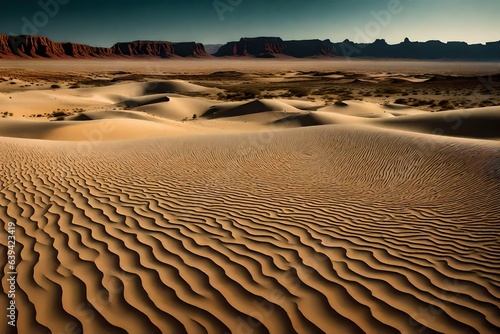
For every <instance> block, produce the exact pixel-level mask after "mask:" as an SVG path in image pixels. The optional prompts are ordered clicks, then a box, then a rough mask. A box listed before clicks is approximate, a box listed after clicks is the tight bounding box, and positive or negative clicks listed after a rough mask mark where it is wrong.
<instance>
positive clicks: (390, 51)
mask: <svg viewBox="0 0 500 334" xmlns="http://www.w3.org/2000/svg"><path fill="white" fill-rule="evenodd" d="M335 55H337V56H343V57H370V58H411V59H456V60H460V59H463V60H499V59H500V41H499V42H491V43H486V44H472V45H470V44H467V43H465V42H448V43H443V42H441V41H427V42H411V41H410V40H409V39H408V38H405V40H404V41H403V42H402V43H399V44H394V45H390V44H387V42H386V41H385V40H383V39H378V40H376V41H375V42H373V43H354V42H351V41H349V40H345V41H344V42H342V43H337V44H335Z"/></svg>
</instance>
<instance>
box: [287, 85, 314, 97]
mask: <svg viewBox="0 0 500 334" xmlns="http://www.w3.org/2000/svg"><path fill="white" fill-rule="evenodd" d="M288 92H289V93H290V95H291V96H297V97H303V96H307V95H309V94H310V93H311V90H310V89H308V88H305V87H293V88H290V89H289V90H288Z"/></svg>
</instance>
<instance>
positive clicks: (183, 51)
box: [0, 35, 208, 58]
mask: <svg viewBox="0 0 500 334" xmlns="http://www.w3.org/2000/svg"><path fill="white" fill-rule="evenodd" d="M113 56H130V57H136V56H151V57H162V58H170V57H201V56H208V55H207V53H206V52H205V49H204V47H203V44H200V43H194V42H188V43H171V42H154V41H134V42H128V43H117V44H115V45H113V46H112V47H111V48H103V47H93V46H89V45H85V44H76V43H60V42H53V41H51V40H50V39H48V38H46V37H42V36H8V35H0V58H17V57H23V58H91V57H113Z"/></svg>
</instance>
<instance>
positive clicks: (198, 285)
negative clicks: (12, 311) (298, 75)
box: [0, 74, 500, 334]
mask: <svg viewBox="0 0 500 334" xmlns="http://www.w3.org/2000/svg"><path fill="white" fill-rule="evenodd" d="M217 75H220V74H217ZM307 75H311V74H307ZM335 75H339V74H335ZM386 77H389V78H392V77H390V76H383V78H384V79H385V78H386ZM392 79H394V78H392ZM392 79H391V80H392ZM416 79H418V78H416ZM244 80H249V79H248V77H245V79H244ZM416 84H418V83H416ZM220 92H221V89H219V88H214V87H210V88H206V87H203V86H202V85H198V84H197V83H195V82H188V81H178V80H166V81H159V80H155V81H149V82H147V81H145V82H125V83H116V84H112V85H109V86H104V87H99V86H96V87H80V88H72V89H65V88H61V89H57V90H53V89H50V90H49V89H27V90H25V91H23V90H20V91H16V92H8V93H7V94H11V96H13V99H12V101H10V100H11V99H9V98H8V95H6V94H5V95H3V96H2V100H1V101H2V103H3V102H5V101H7V102H6V103H5V104H3V106H4V107H5V108H9V109H8V110H10V111H12V113H13V116H12V117H7V118H0V165H1V166H0V167H1V168H0V220H1V221H2V222H4V223H5V222H9V221H12V222H15V223H16V238H17V243H18V247H17V248H16V250H17V252H18V266H17V271H18V277H17V292H16V293H17V294H16V305H17V311H18V322H17V326H18V327H17V332H19V333H62V332H67V331H68V328H70V327H71V328H73V329H74V330H76V331H80V332H83V333H176V334H177V333H190V334H191V333H195V334H196V333H283V334H285V333H496V332H498V331H500V317H499V314H500V307H499V305H500V276H499V275H498V273H499V271H498V268H499V266H500V260H499V259H500V256H499V255H500V244H499V238H498V235H499V233H500V227H499V226H498V223H497V222H499V221H500V202H499V200H498V199H499V198H500V158H499V157H500V141H499V139H500V136H499V135H498V131H497V129H498V128H499V127H498V125H499V117H498V115H499V114H500V109H499V107H498V106H493V107H485V108H472V109H457V110H450V111H442V112H432V111H430V110H426V109H425V108H417V107H409V106H403V105H400V104H394V103H387V104H378V103H372V102H366V101H363V102H361V101H355V100H344V101H342V102H340V101H338V102H336V103H333V102H331V103H326V104H325V103H324V102H325V101H318V100H306V99H297V98H292V97H289V98H266V97H256V98H248V99H244V100H242V101H223V100H217V99H216V96H217V94H219V93H220ZM204 94H205V95H204ZM21 100H23V101H24V102H23V103H20V104H19V105H18V104H16V101H21ZM60 101H65V103H66V104H67V105H71V106H72V107H74V108H78V110H77V111H75V112H71V113H70V114H68V115H66V114H64V115H59V116H49V117H48V118H45V117H36V118H33V119H27V118H26V117H23V116H25V115H27V114H28V113H30V112H31V111H30V109H36V108H37V107H40V109H46V110H51V109H53V108H54V107H55V106H58V105H59V104H58V103H59V102H60ZM62 109H65V111H67V107H64V108H62ZM6 240H7V238H6V232H5V231H4V230H2V231H1V235H0V251H1V252H6V250H7V244H6ZM2 254H4V253H2ZM0 264H1V265H2V266H3V268H5V267H6V258H5V257H0ZM5 275H6V273H5V272H2V285H3V287H4V289H5V284H6V283H5V280H4V279H3V277H4V276H5ZM8 302H9V300H8V298H7V296H6V295H5V294H0V308H2V309H5V308H6V307H7V304H8ZM3 319H5V318H3ZM68 326H69V327H68ZM4 328H9V327H7V325H6V323H5V320H0V331H3V330H4ZM7 333H10V332H7Z"/></svg>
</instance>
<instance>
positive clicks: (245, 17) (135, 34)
mask: <svg viewBox="0 0 500 334" xmlns="http://www.w3.org/2000/svg"><path fill="white" fill-rule="evenodd" d="M54 3H57V4H58V7H59V8H57V11H56V10H54V9H55V7H54ZM61 3H66V4H64V5H62V4H61ZM391 3H392V4H393V11H392V12H390V11H389V7H390V4H391ZM398 3H399V4H398ZM42 4H51V5H50V6H48V7H47V6H43V5H42ZM43 7H46V8H48V10H45V9H43ZM217 8H218V9H217ZM51 10H53V12H51ZM381 11H382V13H385V15H381V16H380V17H379V19H378V20H377V18H376V16H377V15H374V14H373V13H381ZM47 12H48V13H47ZM498 13H500V0H215V1H214V0H142V1H141V0H137V1H135V0H107V1H103V0H6V1H4V2H3V3H2V12H1V13H0V33H3V34H22V33H25V34H37V35H44V36H48V37H49V38H51V39H53V40H56V41H72V42H80V43H87V44H91V45H96V46H110V45H112V44H114V43H115V42H119V41H131V40H137V39H148V40H167V41H174V42H175V41H197V42H203V43H225V42H227V41H231V40H238V39H239V38H240V37H256V36H279V37H282V38H283V39H306V38H320V39H327V38H329V39H331V40H332V41H335V42H338V41H342V40H344V39H346V38H348V39H350V40H354V41H356V42H372V41H373V40H375V39H377V38H385V39H386V40H387V42H389V43H392V44H394V43H398V42H401V41H402V40H403V39H404V38H405V37H408V38H410V40H412V41H427V40H431V39H439V40H442V41H456V40H461V41H466V42H468V43H484V42H487V41H498V40H500V24H499V23H498ZM49 14H50V15H49ZM52 14H54V15H52ZM387 14H389V15H387Z"/></svg>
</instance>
